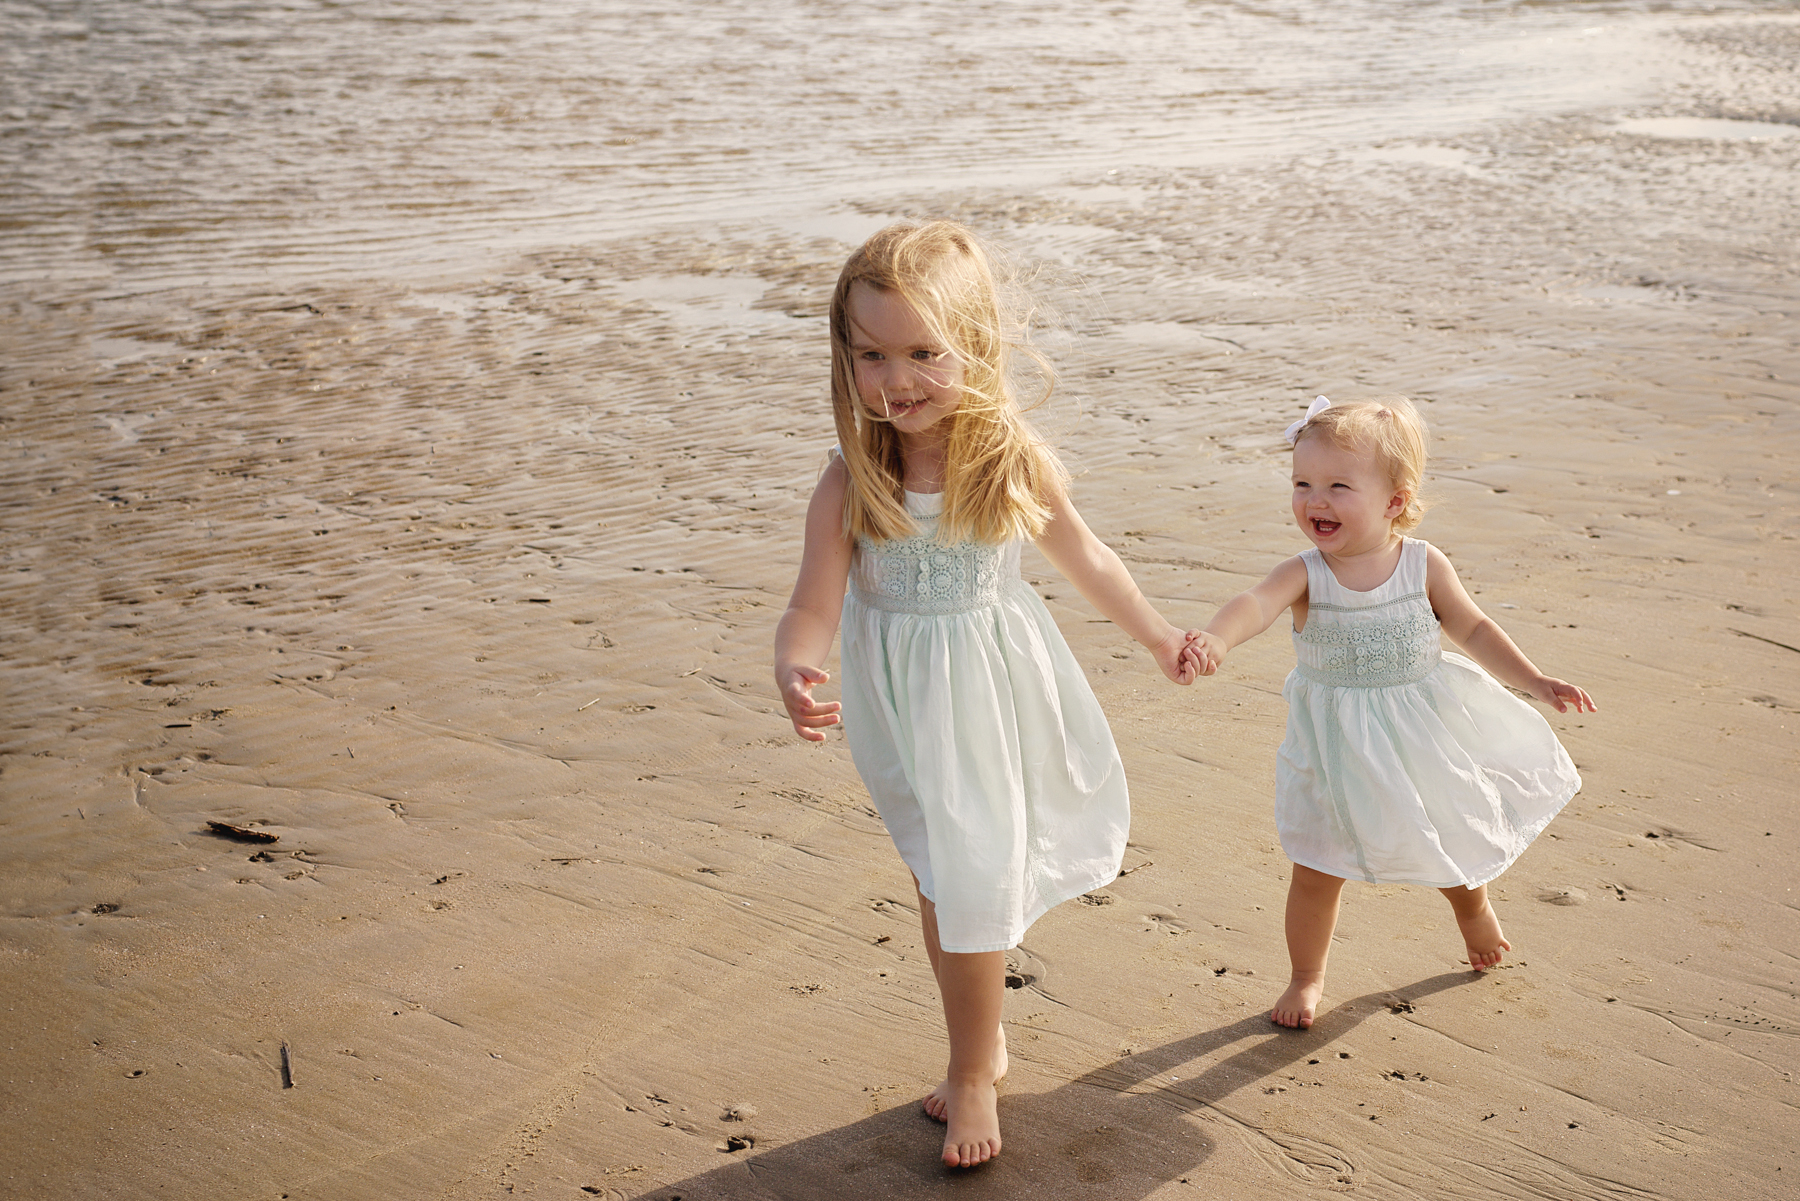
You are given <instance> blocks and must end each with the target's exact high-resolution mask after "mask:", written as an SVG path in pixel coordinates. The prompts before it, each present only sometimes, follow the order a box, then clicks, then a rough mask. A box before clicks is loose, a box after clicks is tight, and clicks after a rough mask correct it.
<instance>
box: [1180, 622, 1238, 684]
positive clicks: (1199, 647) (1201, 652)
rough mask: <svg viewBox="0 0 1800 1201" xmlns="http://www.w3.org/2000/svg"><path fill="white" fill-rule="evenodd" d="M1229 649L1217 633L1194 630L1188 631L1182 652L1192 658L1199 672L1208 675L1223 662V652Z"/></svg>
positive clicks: (1216, 669)
mask: <svg viewBox="0 0 1800 1201" xmlns="http://www.w3.org/2000/svg"><path fill="white" fill-rule="evenodd" d="M1230 649H1231V648H1230V647H1228V646H1226V645H1225V640H1224V639H1223V638H1220V637H1219V636H1218V635H1217V634H1211V633H1208V632H1207V631H1205V630H1195V631H1192V632H1190V633H1189V635H1188V644H1187V647H1186V649H1185V650H1184V651H1183V652H1182V653H1183V654H1184V655H1187V656H1188V657H1189V658H1191V659H1192V660H1193V663H1194V668H1195V670H1196V671H1197V672H1198V673H1199V674H1201V675H1203V676H1210V675H1212V674H1213V673H1214V672H1215V671H1218V670H1219V664H1221V663H1223V662H1225V653H1226V652H1227V651H1228V650H1230Z"/></svg>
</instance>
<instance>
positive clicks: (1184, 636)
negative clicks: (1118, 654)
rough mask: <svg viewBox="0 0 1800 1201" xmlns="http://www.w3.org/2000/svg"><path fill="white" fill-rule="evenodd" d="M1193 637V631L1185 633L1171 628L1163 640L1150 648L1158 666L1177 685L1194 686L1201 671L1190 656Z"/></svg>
mask: <svg viewBox="0 0 1800 1201" xmlns="http://www.w3.org/2000/svg"><path fill="white" fill-rule="evenodd" d="M1193 636H1194V631H1192V630H1189V631H1187V632H1186V633H1183V632H1182V631H1180V630H1177V629H1175V628H1174V627H1172V626H1171V627H1170V629H1169V632H1168V634H1167V635H1166V636H1165V637H1164V638H1163V640H1162V641H1161V642H1159V643H1157V644H1156V645H1155V646H1153V647H1151V648H1150V653H1151V654H1152V655H1154V656H1156V665H1157V666H1158V667H1160V668H1162V673H1163V674H1164V675H1165V676H1168V677H1169V678H1170V679H1171V680H1173V681H1175V682H1176V683H1177V684H1192V683H1193V682H1194V676H1195V674H1196V673H1197V672H1198V670H1199V668H1198V664H1197V663H1196V662H1195V660H1194V659H1193V658H1192V657H1191V656H1189V654H1188V647H1189V645H1190V644H1191V643H1190V640H1191V639H1192V638H1193Z"/></svg>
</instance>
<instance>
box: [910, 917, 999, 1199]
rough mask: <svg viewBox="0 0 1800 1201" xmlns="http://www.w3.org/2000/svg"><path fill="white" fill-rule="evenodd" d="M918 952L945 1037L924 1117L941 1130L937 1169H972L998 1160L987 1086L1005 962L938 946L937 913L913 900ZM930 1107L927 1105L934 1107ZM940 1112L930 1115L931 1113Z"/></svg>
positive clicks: (994, 1111)
mask: <svg viewBox="0 0 1800 1201" xmlns="http://www.w3.org/2000/svg"><path fill="white" fill-rule="evenodd" d="M919 918H920V924H921V925H922V926H923V928H924V931H925V950H926V954H927V955H929V956H930V957H931V970H932V972H933V974H934V975H936V976H937V982H938V993H939V994H940V995H941V996H942V997H943V1001H944V1025H945V1026H946V1027H947V1028H948V1030H949V1033H950V1070H949V1072H948V1073H947V1074H946V1075H945V1077H944V1082H943V1083H942V1084H940V1085H938V1086H937V1088H936V1089H934V1090H933V1091H932V1094H931V1096H930V1097H927V1098H926V1106H925V1108H926V1112H927V1113H931V1115H932V1116H933V1117H935V1118H938V1120H939V1121H941V1122H943V1123H945V1126H946V1129H945V1131H944V1163H945V1165H946V1166H948V1167H952V1168H972V1167H974V1166H975V1165H976V1164H981V1163H986V1162H987V1161H988V1160H990V1159H992V1158H993V1157H994V1156H995V1155H998V1154H999V1153H1000V1113H999V1109H998V1098H997V1096H996V1094H995V1092H994V1082H995V1081H997V1080H998V1079H999V1078H1000V1077H1001V1076H1002V1075H1003V1074H1005V1071H1006V1049H1005V1048H1006V1040H1005V1037H1004V1036H1003V1035H1002V1034H1001V1032H1000V1003H1001V1000H1002V998H1003V997H1004V995H1005V993H1006V955H1005V953H1004V952H1001V951H986V952H982V953H980V954H975V955H962V954H957V953H955V952H951V951H945V950H944V949H943V948H942V947H940V946H939V945H938V931H937V907H936V906H934V905H933V904H932V903H931V902H930V901H928V900H926V899H925V898H924V896H923V895H921V896H920V897H919ZM934 1102H935V1103H936V1105H935V1106H934V1104H933V1103H934ZM934 1107H935V1108H937V1109H939V1110H941V1114H940V1113H932V1110H933V1108H934Z"/></svg>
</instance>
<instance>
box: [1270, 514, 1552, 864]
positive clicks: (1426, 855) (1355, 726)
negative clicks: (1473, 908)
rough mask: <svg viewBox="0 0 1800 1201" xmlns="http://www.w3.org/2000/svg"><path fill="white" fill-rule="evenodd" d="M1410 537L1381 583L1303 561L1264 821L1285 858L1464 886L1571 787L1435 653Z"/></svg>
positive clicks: (1489, 692)
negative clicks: (1269, 816) (1283, 732)
mask: <svg viewBox="0 0 1800 1201" xmlns="http://www.w3.org/2000/svg"><path fill="white" fill-rule="evenodd" d="M1425 552H1426V544H1425V543H1424V542H1421V541H1420V540H1418V539H1417V538H1408V539H1406V540H1405V544H1404V545H1403V546H1402V548H1401V551H1400V563H1399V566H1398V567H1396V568H1395V569H1394V574H1393V575H1392V576H1390V577H1389V578H1388V580H1387V582H1386V583H1384V584H1382V585H1381V586H1380V587H1379V588H1375V589H1373V590H1371V591H1368V592H1357V591H1354V590H1353V589H1350V588H1346V587H1344V586H1343V585H1342V584H1340V583H1338V581H1337V577H1335V576H1334V575H1332V574H1331V568H1330V567H1329V566H1328V565H1327V564H1326V562H1325V559H1324V557H1323V556H1322V555H1321V554H1320V552H1319V551H1318V549H1317V548H1313V549H1309V550H1307V551H1306V552H1305V553H1304V554H1302V555H1301V558H1302V559H1303V560H1305V562H1306V588H1307V602H1306V627H1305V629H1302V630H1296V631H1295V632H1294V650H1295V653H1296V655H1297V657H1298V660H1299V662H1298V664H1297V666H1295V668H1294V670H1293V672H1292V673H1291V674H1290V675H1289V676H1288V678H1287V684H1286V686H1285V687H1284V688H1283V689H1282V695H1283V696H1284V697H1285V698H1286V700H1287V703H1288V726H1287V737H1286V738H1285V739H1284V740H1283V742H1282V744H1281V750H1280V752H1279V754H1278V756H1277V758H1276V768H1275V824H1276V827H1277V829H1279V831H1280V833H1281V847H1282V850H1283V851H1285V852H1286V853H1287V856H1288V858H1289V859H1291V860H1292V861H1293V862H1295V863H1298V864H1301V865H1302V866H1304V867H1310V868H1313V869H1315V870H1317V871H1321V872H1325V873H1327V874H1328V875H1333V876H1340V877H1343V878H1344V879H1349V880H1367V881H1383V882H1387V883H1395V884H1423V885H1428V886H1430V887H1432V888H1453V887H1457V886H1462V887H1466V888H1474V887H1477V886H1479V885H1482V884H1486V883H1487V882H1488V881H1490V880H1492V879H1494V878H1495V877H1497V876H1499V875H1500V873H1502V872H1503V871H1505V870H1506V869H1507V868H1508V867H1509V866H1511V864H1512V862H1513V860H1515V859H1517V858H1518V857H1519V854H1520V853H1521V852H1522V851H1524V850H1525V848H1526V847H1527V846H1529V845H1531V841H1532V839H1534V838H1536V837H1537V836H1538V834H1539V832H1540V831H1542V830H1543V828H1544V827H1545V826H1546V825H1548V824H1549V823H1550V819H1551V818H1553V817H1555V816H1556V814H1557V813H1558V812H1559V811H1560V810H1561V809H1562V807H1563V806H1564V805H1565V804H1567V803H1568V800H1569V798H1570V797H1572V796H1574V795H1575V793H1576V792H1577V791H1579V790H1580V788H1581V777H1580V776H1579V775H1577V774H1576V771H1575V765H1574V763H1572V762H1571V761H1570V759H1569V756H1568V753H1567V752H1566V751H1564V750H1563V747H1562V744H1561V743H1559V742H1558V741H1557V740H1556V735H1555V734H1554V733H1553V732H1552V731H1551V729H1550V724H1549V723H1548V722H1546V721H1545V720H1544V718H1543V716H1542V715H1541V714H1539V713H1538V712H1537V710H1535V709H1533V708H1532V707H1531V706H1530V705H1529V704H1528V703H1526V702H1525V701H1522V700H1520V699H1519V698H1518V697H1516V696H1514V695H1513V694H1512V693H1511V692H1508V691H1507V690H1506V689H1505V688H1504V687H1502V686H1501V684H1500V683H1499V682H1498V681H1496V680H1495V679H1494V678H1493V677H1492V676H1490V675H1488V674H1487V672H1485V671H1483V670H1482V669H1481V668H1480V667H1479V666H1477V665H1476V664H1475V663H1473V662H1471V661H1470V660H1468V659H1466V658H1464V657H1463V656H1461V655H1458V654H1454V653H1447V652H1445V651H1443V650H1442V649H1441V647H1440V645H1439V641H1438V634H1439V630H1438V621H1437V617H1436V615H1435V614H1434V613H1433V612H1432V610H1431V603H1430V601H1429V600H1428V599H1427V597H1426V594H1425V562H1426V559H1425Z"/></svg>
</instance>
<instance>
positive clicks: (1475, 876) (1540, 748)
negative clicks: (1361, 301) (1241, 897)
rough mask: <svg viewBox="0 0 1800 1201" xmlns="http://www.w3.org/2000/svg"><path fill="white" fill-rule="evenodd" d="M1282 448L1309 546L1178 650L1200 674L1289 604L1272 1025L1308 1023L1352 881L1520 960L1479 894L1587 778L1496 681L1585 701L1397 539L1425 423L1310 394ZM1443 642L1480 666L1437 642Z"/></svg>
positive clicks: (1410, 510) (1444, 572)
mask: <svg viewBox="0 0 1800 1201" xmlns="http://www.w3.org/2000/svg"><path fill="white" fill-rule="evenodd" d="M1287 439H1288V441H1289V442H1290V443H1291V444H1292V445H1293V447H1294V520H1295V521H1296V522H1298V523H1299V525H1300V530H1301V532H1302V533H1304V534H1305V535H1306V536H1307V538H1308V539H1309V540H1310V541H1311V542H1312V544H1313V546H1312V549H1310V550H1307V551H1304V552H1303V553H1301V554H1299V555H1297V556H1295V557H1294V558H1292V559H1288V560H1286V561H1285V562H1283V563H1281V564H1279V565H1278V566H1277V567H1276V568H1275V570H1274V571H1272V572H1270V573H1269V576H1268V578H1267V579H1265V580H1263V582H1262V583H1260V584H1258V585H1257V586H1256V587H1254V588H1252V589H1251V590H1250V591H1248V592H1245V593H1242V594H1240V595H1238V596H1236V597H1234V598H1232V599H1231V600H1230V601H1228V602H1226V604H1225V606H1224V607H1223V608H1221V609H1220V610H1219V612H1218V614H1217V615H1216V616H1215V617H1214V618H1213V619H1212V621H1211V622H1210V623H1209V624H1208V625H1207V627H1206V629H1205V630H1203V631H1202V632H1201V633H1200V635H1199V636H1198V638H1196V639H1195V641H1194V642H1193V644H1192V646H1191V647H1190V648H1189V649H1188V650H1187V651H1186V652H1184V654H1185V655H1186V656H1187V657H1188V658H1189V659H1190V661H1192V662H1193V663H1194V664H1195V665H1196V667H1197V668H1198V670H1199V671H1200V673H1201V674H1203V675H1211V674H1212V673H1213V672H1214V671H1215V670H1217V668H1218V665H1219V664H1220V662H1222V661H1223V660H1224V658H1225V655H1226V652H1228V651H1229V650H1230V649H1231V648H1232V647H1234V646H1236V645H1237V644H1238V643H1240V642H1243V641H1245V640H1246V639H1248V638H1252V637H1254V636H1256V635H1257V634H1260V633H1262V632H1263V631H1264V630H1266V629H1268V628H1269V625H1270V624H1271V623H1272V622H1273V621H1274V620H1275V618H1276V617H1277V616H1278V615H1279V614H1280V613H1281V611H1282V610H1283V609H1291V610H1293V615H1294V649H1295V652H1296V654H1297V657H1298V659H1299V664H1298V666H1296V667H1295V668H1294V670H1293V672H1292V674H1290V675H1289V676H1288V679H1287V685H1286V687H1285V688H1284V689H1283V690H1282V694H1283V696H1284V697H1285V698H1286V700H1287V703H1288V728H1287V737H1286V739H1285V740H1284V741H1283V742H1282V744H1281V750H1280V752H1279V754H1278V756H1277V759H1276V768H1275V824H1276V826H1277V827H1278V828H1279V830H1280V832H1281V847H1282V850H1284V851H1285V852H1286V853H1287V857H1288V858H1289V859H1291V860H1293V863H1294V875H1293V879H1292V881H1291V883H1290V884H1289V886H1288V901H1287V942H1288V957H1289V959H1290V960H1291V961H1292V965H1293V977H1292V979H1291V980H1290V981H1289V983H1288V987H1287V991H1286V992H1284V993H1282V994H1281V997H1280V999H1279V1000H1277V1001H1276V1002H1275V1008H1274V1010H1273V1011H1272V1012H1271V1014H1270V1017H1271V1019H1272V1020H1274V1021H1275V1022H1277V1023H1278V1024H1280V1025H1283V1026H1310V1025H1312V1021H1313V1013H1314V1011H1315V1010H1316V1009H1317V1008H1318V1005H1319V997H1320V995H1321V993H1322V992H1323V989H1324V981H1325V958H1326V955H1327V954H1328V952H1329V951H1330V949H1331V935H1332V931H1333V930H1334V929H1336V927H1337V914H1338V896H1339V894H1340V893H1341V892H1342V891H1343V887H1344V881H1345V880H1346V879H1356V880H1368V881H1383V882H1386V883H1394V884H1422V885H1427V886H1429V887H1432V888H1436V889H1439V890H1440V891H1442V892H1443V894H1444V896H1445V897H1446V898H1448V899H1449V901H1450V907H1451V908H1452V909H1453V910H1454V911H1455V913H1456V924H1457V925H1458V926H1459V927H1460V928H1461V930H1462V936H1463V940H1464V942H1465V943H1466V944H1467V947H1468V955H1469V966H1470V967H1472V968H1474V969H1475V970H1477V971H1481V970H1483V969H1485V968H1489V967H1492V966H1494V965H1495V964H1497V963H1499V962H1500V958H1501V952H1502V951H1510V950H1511V949H1512V944H1510V943H1508V942H1507V941H1506V936H1505V935H1504V934H1502V933H1501V930H1500V921H1499V919H1498V918H1496V917H1495V916H1494V910H1493V908H1492V907H1491V906H1490V905H1489V904H1488V896H1487V884H1488V882H1489V881H1490V880H1493V879H1494V878H1495V877H1497V876H1499V875H1500V873H1501V872H1503V871H1505V870H1506V869H1507V867H1509V866H1510V865H1511V864H1512V861H1513V860H1514V859H1517V858H1518V857H1519V853H1520V852H1521V851H1523V850H1524V849H1525V848H1526V847H1527V846H1528V845H1530V843H1531V840H1532V839H1533V838H1535V837H1537V834H1538V832H1539V831H1540V830H1542V829H1543V828H1544V827H1545V826H1546V825H1548V824H1549V822H1550V819H1551V818H1552V817H1554V816H1556V814H1557V812H1558V811H1559V810H1561V809H1562V807H1563V805H1564V804H1566V803H1567V802H1568V799H1569V798H1570V797H1571V796H1574V795H1575V793H1576V791H1577V790H1578V789H1580V787H1581V778H1580V777H1579V776H1577V775H1576V774H1575V765H1574V764H1573V763H1571V762H1570V761H1569V756H1568V754H1567V753H1565V752H1564V750H1563V748H1562V745H1561V744H1560V743H1558V742H1557V740H1556V736H1555V735H1554V734H1553V733H1551V731H1550V726H1549V724H1548V723H1547V722H1545V721H1544V719H1543V718H1542V717H1541V716H1539V715H1538V713H1537V711H1536V710H1534V709H1533V708H1532V707H1531V706H1530V705H1528V704H1526V703H1525V702H1524V701H1521V700H1519V699H1518V698H1517V697H1515V696H1513V695H1512V693H1510V692H1508V691H1507V690H1506V689H1505V688H1503V687H1501V685H1500V683H1498V682H1496V680H1495V678H1494V677H1495V676H1498V677H1499V679H1500V680H1501V681H1504V682H1505V683H1507V684H1510V685H1512V686H1513V687H1514V688H1517V689H1518V690H1519V691H1521V692H1525V693H1529V694H1530V695H1532V696H1533V697H1536V698H1537V699H1538V700H1540V701H1542V702H1544V703H1545V704H1546V705H1554V706H1555V707H1556V710H1557V712H1559V713H1561V712H1564V711H1565V710H1567V709H1568V708H1569V707H1570V706H1573V707H1574V709H1575V711H1576V712H1580V711H1582V710H1583V709H1586V710H1588V711H1590V712H1591V711H1592V710H1593V708H1594V702H1593V701H1592V700H1590V699H1589V698H1588V694H1587V693H1585V692H1583V691H1582V690H1581V689H1579V688H1577V687H1575V686H1574V685H1573V684H1569V683H1565V682H1564V681H1562V680H1558V679H1554V678H1552V677H1550V676H1547V675H1545V674H1544V673H1543V672H1541V671H1539V670H1538V669H1537V668H1536V667H1535V666H1533V665H1532V663H1531V660H1529V659H1527V658H1526V657H1525V656H1524V654H1523V653H1522V652H1521V651H1520V650H1519V648H1518V647H1516V646H1514V645H1513V642H1512V639H1510V638H1508V637H1507V636H1506V634H1505V632H1504V631H1502V630H1501V629H1500V627H1499V626H1497V625H1495V624H1494V622H1493V621H1492V620H1491V619H1490V618H1489V617H1487V615H1486V614H1484V613H1482V611H1481V610H1480V609H1478V608H1477V607H1476V606H1475V602H1474V601H1472V600H1470V599H1469V594H1468V593H1467V592H1465V591H1463V586H1462V583H1461V582H1460V581H1459V580H1458V579H1457V578H1456V570H1455V568H1453V567H1451V566H1450V560H1448V559H1446V558H1445V557H1444V555H1443V554H1442V552H1440V551H1439V550H1438V549H1437V548H1436V547H1433V546H1431V545H1429V544H1427V543H1425V542H1421V541H1419V540H1418V539H1417V538H1408V537H1406V536H1405V531H1407V530H1410V529H1412V528H1413V527H1414V526H1416V525H1418V523H1419V519H1420V517H1421V516H1422V515H1423V509H1422V507H1421V505H1420V503H1419V490H1420V486H1421V484H1422V482H1423V480H1424V474H1425V423H1424V422H1423V421H1422V420H1421V419H1420V417H1419V414H1418V412H1417V411H1416V410H1415V409H1414V408H1413V406H1412V404H1411V403H1410V402H1408V401H1407V400H1405V399H1404V398H1400V397H1396V398H1393V399H1389V400H1385V401H1365V402H1361V403H1354V404H1345V405H1337V406H1333V405H1332V404H1331V402H1330V401H1329V400H1326V399H1325V398H1324V397H1323V396H1321V397H1319V398H1318V399H1317V400H1315V401H1314V402H1313V404H1312V407H1311V408H1310V409H1308V410H1307V414H1306V416H1305V417H1304V418H1302V419H1301V420H1300V421H1297V422H1295V423H1294V424H1293V425H1291V426H1289V427H1288V431H1287ZM1440 631H1441V632H1442V633H1444V634H1448V635H1449V636H1450V638H1451V640H1452V641H1454V642H1455V643H1456V644H1457V645H1458V646H1460V647H1462V649H1463V650H1465V651H1467V652H1468V654H1469V656H1470V658H1472V659H1473V660H1474V662H1473V663H1472V662H1470V661H1469V659H1465V658H1463V657H1462V656H1461V655H1457V654H1448V653H1445V652H1443V651H1442V650H1440V649H1439V645H1438V635H1439V633H1440ZM1476 664H1480V666H1479V667H1478V666H1476ZM1482 668H1486V669H1487V670H1486V671H1483V670H1482ZM1488 672H1492V673H1493V675H1491V676H1490V675H1489V674H1488Z"/></svg>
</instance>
